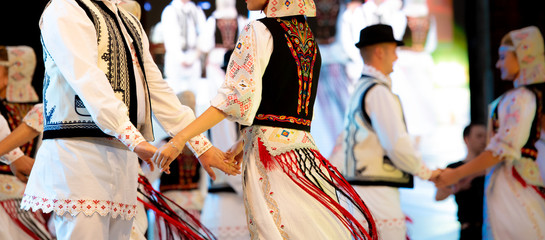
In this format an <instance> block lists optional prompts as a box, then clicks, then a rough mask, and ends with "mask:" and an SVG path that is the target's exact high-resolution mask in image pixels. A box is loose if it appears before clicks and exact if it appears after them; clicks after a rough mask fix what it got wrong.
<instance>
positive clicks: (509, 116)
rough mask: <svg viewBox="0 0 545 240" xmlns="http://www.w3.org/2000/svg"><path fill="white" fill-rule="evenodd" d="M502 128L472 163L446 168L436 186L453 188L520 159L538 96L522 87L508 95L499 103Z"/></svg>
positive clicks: (500, 125) (499, 119) (500, 126)
mask: <svg viewBox="0 0 545 240" xmlns="http://www.w3.org/2000/svg"><path fill="white" fill-rule="evenodd" d="M497 108H498V111H497V112H498V121H499V128H498V129H497V131H496V133H495V134H494V135H493V136H492V137H491V139H490V143H489V144H488V146H487V147H486V150H485V151H484V152H483V153H481V154H480V155H479V156H477V157H476V158H475V159H473V160H471V161H470V162H468V163H466V164H464V165H462V166H460V167H458V168H456V169H447V170H445V171H444V172H443V173H441V175H440V176H439V177H438V179H437V181H435V185H436V186H437V187H444V186H449V185H452V184H454V183H456V182H458V181H459V180H460V179H462V178H465V177H468V176H469V177H473V176H475V175H482V172H483V171H485V170H487V169H488V168H490V167H492V166H494V165H496V164H498V163H500V162H503V161H509V162H508V163H509V164H512V161H514V160H516V159H520V158H521V148H522V147H523V146H524V144H525V143H526V142H527V141H528V138H529V136H530V131H531V126H532V122H533V119H534V116H535V110H536V105H535V96H534V94H533V93H532V92H530V90H527V89H525V88H519V89H516V90H513V91H510V92H508V93H507V94H506V95H505V97H504V98H503V99H502V100H501V101H500V102H499V103H498V106H497Z"/></svg>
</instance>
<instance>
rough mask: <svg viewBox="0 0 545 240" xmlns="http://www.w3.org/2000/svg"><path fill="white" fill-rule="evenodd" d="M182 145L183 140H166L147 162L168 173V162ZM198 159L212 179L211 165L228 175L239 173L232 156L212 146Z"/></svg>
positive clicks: (175, 156) (172, 159) (177, 153)
mask: <svg viewBox="0 0 545 240" xmlns="http://www.w3.org/2000/svg"><path fill="white" fill-rule="evenodd" d="M184 145H185V141H184V142H183V144H181V143H178V142H177V141H173V140H171V141H169V142H167V143H166V144H164V145H163V146H161V147H160V148H159V149H157V151H155V153H154V154H153V156H152V157H150V158H151V159H150V162H148V164H152V163H155V164H156V165H157V167H159V168H160V169H161V171H164V172H166V173H167V174H168V173H170V168H169V166H170V163H172V161H174V160H175V159H176V158H177V157H178V155H180V153H181V152H182V150H183V149H184V147H185V146H184ZM198 159H199V162H200V163H201V166H202V167H203V168H204V170H205V171H206V172H207V173H208V175H210V177H211V178H212V179H213V180H215V179H216V174H215V173H214V171H213V170H212V167H215V168H217V169H219V170H221V171H223V172H225V173H227V174H229V175H237V174H240V166H239V164H237V163H236V162H235V160H234V159H233V158H232V157H228V156H227V155H226V154H225V153H224V152H222V151H221V150H219V149H218V148H216V147H214V146H212V147H211V148H210V149H208V150H207V151H206V152H204V153H203V154H201V155H200V156H199V157H198ZM146 162H147V161H146Z"/></svg>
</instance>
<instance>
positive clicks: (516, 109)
mask: <svg viewBox="0 0 545 240" xmlns="http://www.w3.org/2000/svg"><path fill="white" fill-rule="evenodd" d="M497 107H498V120H499V128H498V129H497V132H496V133H495V134H494V136H492V137H491V139H490V142H489V144H488V146H487V147H486V150H488V151H491V152H492V153H493V154H494V156H499V157H500V158H501V159H502V160H508V161H511V160H514V159H520V157H521V148H522V147H523V146H524V144H526V142H527V141H528V138H529V136H530V130H531V127H532V122H533V120H534V116H535V111H536V99H535V95H534V93H533V92H531V91H530V90H528V89H526V88H518V89H515V90H512V91H510V92H508V93H506V95H505V96H504V97H503V99H502V100H501V101H500V102H499V103H498V106H497Z"/></svg>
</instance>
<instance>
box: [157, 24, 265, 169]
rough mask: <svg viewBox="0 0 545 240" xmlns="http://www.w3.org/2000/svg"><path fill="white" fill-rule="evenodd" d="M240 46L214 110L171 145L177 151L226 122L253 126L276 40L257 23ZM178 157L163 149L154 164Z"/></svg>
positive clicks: (217, 96)
mask: <svg viewBox="0 0 545 240" xmlns="http://www.w3.org/2000/svg"><path fill="white" fill-rule="evenodd" d="M256 32H259V34H257V33H256ZM267 34H268V35H267ZM257 36H259V38H260V39H261V41H258V40H257V38H258V37H257ZM237 46H238V47H237V48H235V50H234V51H233V54H232V55H231V59H230V60H229V65H228V66H229V67H228V69H227V74H226V79H225V82H224V83H223V85H222V87H221V88H220V89H219V90H218V94H217V95H216V97H215V98H214V99H212V101H211V105H212V106H211V107H210V108H208V109H207V110H206V111H205V112H204V113H203V114H201V116H199V118H197V119H196V120H195V121H194V122H193V123H191V124H190V125H189V126H187V127H186V128H184V129H183V130H182V131H180V132H179V133H178V134H177V135H176V136H174V138H173V139H172V140H171V141H170V142H169V144H170V145H171V146H174V147H173V148H176V150H177V151H180V149H181V147H180V146H181V145H183V144H184V143H185V141H187V139H189V138H191V137H192V136H194V135H195V134H198V133H201V132H204V131H206V130H208V129H209V128H210V127H212V126H214V125H216V124H217V123H219V122H220V121H221V120H223V119H224V118H228V119H229V120H234V121H237V122H239V123H241V124H243V125H251V124H252V122H253V119H254V117H255V113H256V112H257V108H258V107H259V103H260V101H261V78H262V76H263V73H264V71H265V66H266V65H267V64H268V59H269V56H270V54H271V52H272V37H271V36H270V32H268V30H267V29H266V27H265V26H264V25H263V24H262V23H258V22H253V24H252V23H251V24H249V25H247V26H246V27H245V28H244V30H243V33H242V34H241V36H240V38H239V40H238V43H237ZM175 156H176V152H175V149H171V150H168V149H164V148H163V149H162V151H158V153H157V154H156V155H155V156H154V161H156V163H160V165H161V166H167V165H169V164H170V162H172V160H174V158H175ZM203 167H204V165H203Z"/></svg>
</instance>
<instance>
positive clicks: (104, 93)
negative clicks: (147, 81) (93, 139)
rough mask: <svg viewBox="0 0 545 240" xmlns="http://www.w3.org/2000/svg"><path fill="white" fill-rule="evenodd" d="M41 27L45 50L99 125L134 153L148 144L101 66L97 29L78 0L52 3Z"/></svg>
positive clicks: (46, 10)
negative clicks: (131, 119)
mask: <svg viewBox="0 0 545 240" xmlns="http://www.w3.org/2000/svg"><path fill="white" fill-rule="evenodd" d="M40 28H41V33H42V39H43V44H44V47H45V48H46V49H47V52H48V53H49V54H50V55H51V57H52V59H53V61H54V62H55V64H56V65H57V67H58V68H59V70H60V72H61V73H62V75H63V76H64V78H65V79H66V81H67V82H68V84H69V85H70V87H71V88H72V89H73V90H74V91H75V92H76V94H77V95H78V96H79V97H80V98H81V100H82V101H83V103H84V105H85V107H86V109H87V110H88V111H89V113H90V115H91V117H92V119H93V121H94V122H95V124H96V125H97V126H98V127H99V128H100V129H101V130H102V131H103V132H104V133H106V134H108V135H111V136H115V137H116V138H118V139H119V140H120V141H121V142H123V143H124V144H125V145H126V146H127V147H128V148H129V149H130V150H133V149H134V148H135V147H136V145H138V144H139V143H141V142H143V141H145V139H144V137H142V135H141V134H140V132H138V130H137V129H136V128H135V127H134V125H133V124H132V123H131V122H130V119H129V117H128V110H127V107H126V106H125V104H124V103H123V102H122V101H121V100H119V99H117V98H116V97H115V94H114V91H113V89H112V87H111V85H110V82H109V81H108V79H107V78H106V75H105V74H104V72H103V71H101V69H100V68H99V67H98V61H97V59H98V46H97V36H96V30H95V27H94V25H93V23H92V22H91V20H90V19H89V17H87V15H86V14H85V11H84V10H83V9H82V8H80V7H79V6H78V5H77V3H76V2H75V1H68V0H57V1H52V2H51V4H50V5H49V6H48V7H47V8H46V9H45V10H44V13H43V14H42V22H41V24H40Z"/></svg>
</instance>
